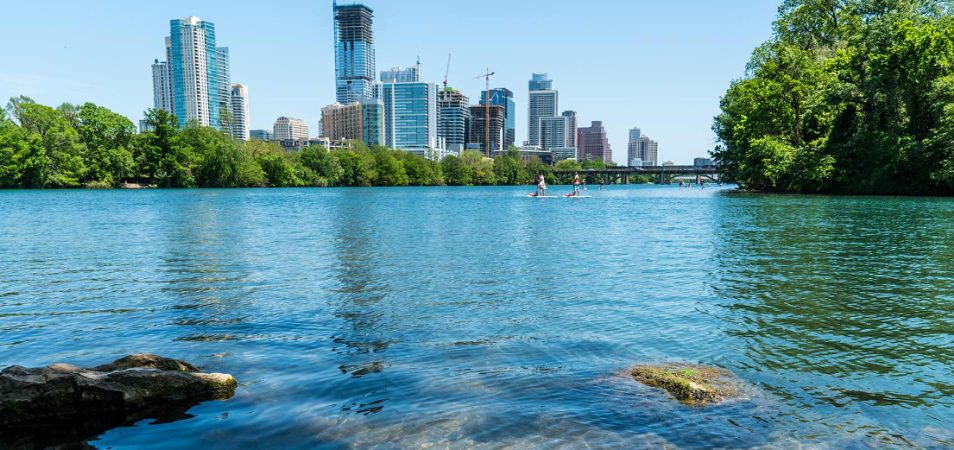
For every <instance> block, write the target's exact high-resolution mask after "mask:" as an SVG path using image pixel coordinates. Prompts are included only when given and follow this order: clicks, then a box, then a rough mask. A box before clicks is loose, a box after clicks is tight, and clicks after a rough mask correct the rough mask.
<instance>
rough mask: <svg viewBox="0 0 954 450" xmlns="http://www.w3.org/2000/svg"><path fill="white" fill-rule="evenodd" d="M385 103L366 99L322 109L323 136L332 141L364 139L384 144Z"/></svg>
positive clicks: (369, 142)
mask: <svg viewBox="0 0 954 450" xmlns="http://www.w3.org/2000/svg"><path fill="white" fill-rule="evenodd" d="M383 120H384V104H383V103H381V101H380V100H374V99H364V100H361V101H359V102H354V103H351V104H349V105H342V104H340V103H335V104H333V105H328V106H326V107H324V108H322V109H321V128H322V130H321V136H322V137H324V138H328V139H330V140H331V141H332V142H340V141H362V142H364V143H365V144H367V145H368V146H372V145H384V127H383V126H382V122H383Z"/></svg>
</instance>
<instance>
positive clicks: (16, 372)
mask: <svg viewBox="0 0 954 450" xmlns="http://www.w3.org/2000/svg"><path fill="white" fill-rule="evenodd" d="M237 386H238V383H237V382H236V380H235V378H233V377H232V376H231V375H224V374H215V373H213V374H207V373H199V370H198V369H197V368H196V367H195V366H193V365H191V364H189V363H187V362H183V361H178V360H175V359H169V358H163V357H161V356H155V355H132V356H127V357H125V358H122V359H119V360H116V361H114V362H113V363H111V364H107V365H104V366H99V367H93V368H85V369H84V368H80V367H76V366H73V365H69V364H54V365H52V366H49V367H43V368H38V369H27V368H24V367H20V366H12V367H8V368H6V369H4V370H3V371H2V372H0V438H2V439H0V442H2V443H5V444H7V445H11V444H12V445H13V446H25V447H40V446H46V445H59V444H61V443H63V442H72V441H81V440H85V439H89V438H91V437H94V436H96V435H98V434H101V433H102V432H105V431H106V430H108V429H110V428H114V427H117V426H121V425H126V424H131V423H135V422H138V421H140V420H143V419H147V418H155V419H159V420H174V419H175V417H174V416H180V417H181V416H182V415H184V414H185V411H187V410H188V409H189V408H191V407H192V406H195V405H196V404H197V403H199V402H203V401H208V400H225V399H229V398H231V397H232V396H233V395H234V394H235V389H236V387H237ZM37 439H41V441H37Z"/></svg>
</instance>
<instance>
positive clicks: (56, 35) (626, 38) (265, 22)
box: [0, 0, 776, 163]
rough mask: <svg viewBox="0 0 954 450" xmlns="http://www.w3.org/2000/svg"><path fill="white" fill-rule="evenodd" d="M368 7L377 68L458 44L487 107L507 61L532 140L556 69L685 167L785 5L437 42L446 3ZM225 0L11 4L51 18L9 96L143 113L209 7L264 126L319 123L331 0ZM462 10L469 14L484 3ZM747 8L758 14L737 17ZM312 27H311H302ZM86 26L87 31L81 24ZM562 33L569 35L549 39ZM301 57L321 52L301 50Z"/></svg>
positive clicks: (434, 73) (593, 106) (4, 80)
mask: <svg viewBox="0 0 954 450" xmlns="http://www.w3.org/2000/svg"><path fill="white" fill-rule="evenodd" d="M105 3H106V4H110V3H115V2H111V1H106V2H105ZM342 3H344V2H342ZM363 3H364V4H365V5H366V6H368V7H369V8H371V9H373V10H374V14H375V22H374V27H375V36H374V38H375V45H376V48H375V51H376V56H377V60H378V61H377V68H386V67H392V66H407V65H408V64H409V63H413V62H414V61H416V60H417V58H418V56H420V60H421V62H422V69H421V80H422V81H426V82H440V81H441V80H442V79H443V76H444V69H445V63H446V60H447V53H453V55H454V56H453V64H452V66H451V70H450V86H452V87H455V88H457V89H459V90H460V91H461V92H462V93H463V94H464V95H467V96H468V97H470V98H471V99H472V100H474V102H475V103H476V99H477V98H478V96H479V95H480V92H481V91H482V90H483V86H482V84H483V82H482V80H474V79H473V77H474V75H476V74H477V73H479V72H481V71H482V70H483V68H485V67H487V66H490V68H491V70H493V71H496V72H497V76H496V77H495V78H494V80H493V81H492V86H491V87H494V88H496V87H501V88H507V89H510V90H511V91H513V92H514V100H515V101H516V105H517V113H516V120H517V124H516V127H515V128H516V143H517V144H518V145H519V144H521V143H522V142H523V141H526V140H528V139H527V136H526V135H525V134H526V128H527V124H526V120H527V118H526V115H527V112H526V111H527V110H526V108H527V106H528V102H527V92H526V88H525V87H524V86H526V85H525V83H526V80H527V79H528V77H529V76H530V74H532V73H534V72H547V73H549V74H550V77H551V78H552V79H554V80H557V83H558V85H559V87H558V88H559V90H560V93H561V97H564V98H562V99H561V102H562V103H563V104H564V105H565V107H570V108H572V109H574V110H576V111H578V112H579V121H580V123H581V124H585V123H590V122H592V121H602V122H603V123H604V126H605V127H606V128H607V132H608V137H609V140H610V143H611V147H612V148H614V149H625V148H626V147H627V143H628V142H627V141H628V139H627V138H628V135H627V133H628V130H629V129H631V128H632V127H634V126H640V127H644V128H645V129H647V130H653V131H652V134H653V137H654V138H655V139H657V140H658V141H659V142H660V143H661V144H662V147H663V148H662V153H663V155H664V156H661V157H662V158H664V159H671V160H673V161H677V162H679V163H689V162H691V161H692V159H693V158H695V157H698V156H703V155H705V153H706V151H708V150H710V149H711V148H712V147H713V145H714V136H713V134H712V132H711V130H710V129H709V128H710V126H711V119H712V116H714V115H715V113H716V112H717V111H718V101H719V96H720V95H722V94H723V93H724V91H725V86H726V84H727V82H728V81H730V80H732V79H735V78H738V77H740V76H742V74H743V73H742V70H741V69H740V67H743V66H744V61H746V60H747V59H748V57H749V56H750V53H751V48H753V47H754V46H756V45H758V43H760V42H762V41H763V40H765V39H766V38H767V37H769V36H770V34H771V27H770V25H769V23H770V22H771V19H772V18H773V17H774V14H775V12H776V11H775V9H776V7H775V6H774V5H767V4H763V3H761V2H754V1H742V0H738V1H730V2H727V3H722V4H719V5H708V4H695V3H693V4H692V5H691V6H692V8H689V11H683V10H685V9H686V8H684V6H685V5H682V7H680V6H679V5H670V6H667V5H658V4H652V3H645V4H643V3H640V4H629V3H624V2H617V1H607V2H602V3H601V4H600V5H599V6H600V8H602V9H600V8H597V10H591V9H588V8H587V9H580V8H573V7H570V6H569V5H558V6H553V5H550V4H548V5H549V6H551V7H552V8H551V9H552V13H553V14H552V17H550V20H552V21H553V24H555V25H560V24H563V25H568V24H575V25H579V27H578V29H577V30H576V31H574V32H573V33H566V34H561V35H547V36H545V37H539V36H535V35H533V34H532V33H530V31H528V30H520V29H518V28H520V27H516V26H514V27H513V28H514V29H513V31H508V33H501V34H496V35H492V36H484V35H482V34H481V33H477V32H476V31H475V30H468V29H466V28H464V29H461V30H459V31H458V32H456V33H451V34H450V35H448V36H441V38H440V39H434V38H433V31H432V30H433V27H432V26H431V25H430V24H433V23H440V20H436V19H439V18H442V17H443V18H450V16H451V15H454V16H456V14H457V13H453V12H447V11H439V10H437V8H430V5H434V4H436V2H431V1H415V2H404V3H401V4H400V5H397V4H393V3H386V2H382V1H380V0H371V1H366V2H363ZM491 3H492V4H494V5H497V6H499V7H500V8H506V10H507V11H509V12H511V14H506V15H504V16H506V17H503V18H502V19H501V24H500V25H501V27H502V29H509V28H508V27H507V26H506V25H507V24H511V25H516V24H522V25H523V27H524V28H527V29H533V28H534V27H538V26H542V19H539V18H534V17H533V15H530V14H522V12H526V11H529V10H532V9H533V8H535V7H539V6H540V4H542V3H540V2H535V1H529V2H526V3H522V4H518V5H513V4H508V3H504V2H495V1H492V2H491ZM117 4H118V3H117ZM224 4H225V3H223V2H211V3H208V4H204V5H201V6H196V5H190V4H188V3H187V2H181V1H177V0H172V1H170V2H167V3H164V4H163V5H150V6H148V7H145V8H141V9H136V10H135V11H128V12H127V11H125V10H124V13H123V14H124V15H125V16H124V19H125V20H124V21H123V23H122V24H121V25H120V26H117V27H115V28H113V29H111V30H109V32H108V33H107V32H104V31H96V32H89V31H88V30H86V29H83V28H81V27H80V25H81V23H82V22H83V19H84V18H88V17H91V16H92V15H93V14H95V12H96V11H95V9H91V8H82V7H80V6H79V5H64V6H63V8H60V11H62V14H57V15H56V17H52V18H49V17H48V16H46V15H41V14H39V12H38V11H37V9H38V8H35V7H33V8H30V7H27V6H21V5H14V6H13V7H12V8H11V9H10V11H9V12H10V17H11V19H13V20H12V22H13V23H14V25H13V28H12V30H11V31H12V32H13V33H16V32H17V31H18V30H27V29H29V30H31V31H33V32H34V33H35V32H36V31H37V28H38V24H41V25H39V28H42V29H41V30H40V31H41V33H38V34H40V35H42V37H41V38H40V39H38V40H37V42H35V43H34V44H33V46H31V47H30V48H29V49H28V51H25V50H24V49H17V48H15V46H13V45H5V47H7V48H6V49H8V50H10V52H9V53H10V55H11V61H12V62H13V64H11V67H12V70H10V71H4V73H0V95H5V96H7V97H10V96H14V95H20V94H23V95H28V96H32V97H34V98H36V99H37V100H38V101H48V102H57V101H63V100H66V101H71V102H84V101H92V102H95V103H97V104H101V105H103V106H106V107H109V108H111V109H114V110H116V111H117V112H120V113H122V114H124V115H127V116H129V117H130V118H131V119H133V120H137V119H138V118H141V116H142V112H143V111H144V110H145V109H146V108H148V107H150V106H151V105H152V89H151V82H152V80H151V78H150V77H149V70H150V68H149V65H150V63H152V62H153V60H154V59H155V57H156V56H162V51H163V50H164V49H163V48H162V45H161V44H162V42H161V37H160V38H158V41H157V39H156V36H164V35H166V34H167V27H168V20H169V19H170V18H177V17H187V16H190V15H196V16H199V17H202V18H203V19H205V20H209V21H212V22H214V23H215V24H216V28H217V33H218V35H219V40H221V41H223V42H227V43H228V45H229V47H230V49H231V64H232V67H231V71H232V79H233V80H241V81H242V83H243V84H244V85H246V86H249V90H250V91H251V99H250V103H251V105H252V111H251V114H250V115H251V124H250V128H251V129H268V128H270V126H271V125H272V122H273V121H274V120H275V118H277V117H279V116H283V115H287V116H293V117H301V118H303V119H304V120H305V121H306V122H307V123H308V125H309V126H310V127H311V128H312V129H315V130H316V129H318V121H319V119H320V115H321V108H322V107H324V106H326V105H328V104H331V103H334V101H335V92H334V89H333V87H332V86H334V77H335V73H334V51H333V47H332V46H330V45H329V42H330V40H331V38H332V36H333V34H334V33H333V31H332V30H333V20H332V15H331V8H330V6H331V2H317V3H307V2H297V1H293V2H292V4H293V6H296V7H300V14H296V15H294V16H295V17H291V16H290V15H280V17H279V15H275V14H273V13H268V12H266V11H264V10H263V8H255V7H251V6H249V7H247V8H225V7H223V5H224ZM460 9H461V11H460V12H467V11H473V10H474V7H473V5H461V7H460ZM127 16H128V17H127ZM743 16H744V17H749V18H752V20H738V21H736V20H735V19H734V18H738V17H743ZM41 18H42V19H43V20H40V19H41ZM47 19H49V20H47ZM600 21H603V22H600ZM626 21H637V22H639V24H640V27H639V28H638V30H636V31H632V32H631V30H630V28H627V27H626V25H625V24H626V23H628V22H626ZM304 23H307V24H309V26H307V27H304V26H298V25H296V24H299V25H301V24H304ZM726 24H731V25H732V26H733V32H732V33H724V32H723V31H722V30H723V27H724V26H725V25H726ZM752 24H758V25H752ZM736 25H741V29H738V27H736ZM47 28H48V29H47ZM80 29H82V31H83V32H77V31H78V30H80ZM730 34H731V36H730ZM607 36H609V38H611V39H608V37H607ZM552 41H557V42H555V43H560V44H563V45H562V46H559V45H554V47H557V48H549V47H546V48H544V47H540V46H539V45H540V44H541V43H543V42H552ZM596 44H599V45H596ZM501 49H505V51H501ZM515 49H516V51H514V50H515ZM104 50H105V51H104ZM568 52H569V53H578V54H582V53H584V52H589V53H591V54H592V56H597V57H599V58H597V59H594V64H590V65H579V64H570V63H568V62H565V61H567V60H568V59H566V58H557V57H555V56H557V55H563V54H565V53H568ZM301 54H306V55H309V56H308V57H307V58H300V57H299V58H297V59H296V58H293V57H292V56H291V55H301ZM117 55H118V56H117ZM107 56H108V58H107ZM600 58H601V59H600ZM79 60H82V61H83V63H79V62H78V61H79ZM106 60H109V61H110V63H109V64H107V63H106ZM285 60H287V63H285V62H283V61H285ZM270 61H274V63H273V64H268V62H270ZM292 62H294V63H295V64H292ZM597 63H598V64H597ZM110 64H111V65H110ZM64 69H69V70H64ZM621 153H623V154H621ZM625 158H626V155H625V152H620V151H614V159H615V160H616V162H617V163H624V162H625V161H624V159H625Z"/></svg>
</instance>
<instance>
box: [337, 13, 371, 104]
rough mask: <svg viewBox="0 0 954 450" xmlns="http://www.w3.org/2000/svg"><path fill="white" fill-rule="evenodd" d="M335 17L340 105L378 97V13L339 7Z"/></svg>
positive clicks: (338, 97)
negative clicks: (376, 94) (376, 61)
mask: <svg viewBox="0 0 954 450" xmlns="http://www.w3.org/2000/svg"><path fill="white" fill-rule="evenodd" d="M333 7H334V13H335V80H336V85H337V86H336V88H337V99H338V103H341V104H342V105H348V104H351V103H354V102H357V101H361V100H362V99H366V98H372V97H374V89H375V88H374V76H375V56H374V31H373V29H372V25H373V18H374V11H372V10H371V8H368V7H367V6H364V5H338V3H337V2H334V4H333Z"/></svg>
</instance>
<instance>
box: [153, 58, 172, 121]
mask: <svg viewBox="0 0 954 450" xmlns="http://www.w3.org/2000/svg"><path fill="white" fill-rule="evenodd" d="M169 75H170V72H169V63H168V62H165V61H163V62H159V60H158V59H157V60H156V62H155V63H153V64H152V107H153V108H154V109H161V110H163V111H166V112H168V113H170V114H173V113H174V112H173V107H172V80H171V79H170V76H169Z"/></svg>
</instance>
